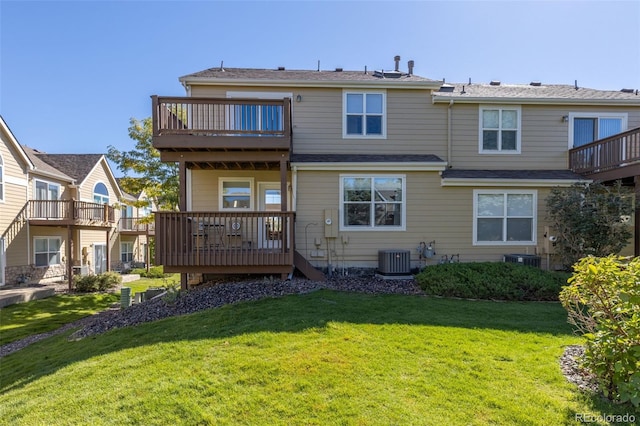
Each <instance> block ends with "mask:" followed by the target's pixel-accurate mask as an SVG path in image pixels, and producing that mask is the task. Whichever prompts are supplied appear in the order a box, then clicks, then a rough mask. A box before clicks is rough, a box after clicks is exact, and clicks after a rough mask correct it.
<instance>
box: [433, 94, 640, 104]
mask: <svg viewBox="0 0 640 426" xmlns="http://www.w3.org/2000/svg"><path fill="white" fill-rule="evenodd" d="M454 99H455V101H456V102H457V103H464V104H481V103H493V104H508V105H522V104H533V105H549V104H558V105H597V106H617V105H632V106H637V107H640V98H639V99H637V100H636V99H565V98H500V97H491V98H483V97H462V96H461V97H455V98H453V97H450V96H448V97H444V96H437V95H432V103H434V104H436V103H445V102H452V101H453V100H454Z"/></svg>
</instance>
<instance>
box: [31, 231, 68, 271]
mask: <svg viewBox="0 0 640 426" xmlns="http://www.w3.org/2000/svg"><path fill="white" fill-rule="evenodd" d="M33 246H34V251H33V256H34V259H33V260H34V264H35V265H36V266H52V265H59V264H60V259H61V256H60V247H61V246H62V240H61V239H60V237H34V238H33Z"/></svg>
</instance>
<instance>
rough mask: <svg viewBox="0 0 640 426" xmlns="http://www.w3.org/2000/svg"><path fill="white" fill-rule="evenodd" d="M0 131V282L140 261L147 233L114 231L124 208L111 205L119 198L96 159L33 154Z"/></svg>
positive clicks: (97, 270)
mask: <svg viewBox="0 0 640 426" xmlns="http://www.w3.org/2000/svg"><path fill="white" fill-rule="evenodd" d="M0 125H1V126H0V127H1V130H2V142H3V143H2V145H1V151H0V157H1V161H2V164H3V166H2V170H1V171H0V181H1V182H2V188H3V192H2V200H0V203H2V208H1V209H0V211H1V214H0V231H1V232H2V233H1V234H0V238H1V239H0V248H1V252H0V259H2V260H1V261H0V273H1V275H0V276H1V277H2V281H0V284H2V285H4V284H18V283H22V282H27V281H28V282H48V281H54V280H59V279H64V278H65V277H67V276H70V275H73V274H87V273H101V272H105V271H107V270H109V269H111V268H110V267H109V266H110V265H112V264H114V263H116V262H114V261H117V260H118V259H122V258H124V257H126V258H127V259H129V258H131V259H132V260H135V261H140V262H143V261H144V259H145V258H144V253H145V252H146V251H145V250H146V248H145V247H144V246H143V245H145V244H147V240H146V235H147V234H148V232H147V231H146V229H144V230H138V229H123V231H122V232H121V231H120V229H119V228H118V226H117V225H118V224H122V222H121V220H120V219H121V216H122V215H123V214H125V215H126V213H127V210H126V209H124V210H122V209H120V208H115V206H119V205H120V200H122V199H123V198H124V197H125V196H124V194H123V193H122V191H121V190H120V188H119V186H118V183H117V181H116V179H115V178H114V176H113V174H112V172H111V169H110V168H109V164H108V163H107V161H106V159H105V157H104V155H102V154H47V153H44V152H40V151H38V150H35V149H32V148H29V147H27V146H24V145H20V144H19V143H18V142H17V140H16V138H15V137H14V136H13V134H12V133H11V131H10V130H9V128H8V127H7V125H6V123H5V122H4V121H3V120H1V119H0ZM136 215H137V212H136ZM132 218H133V216H132ZM125 223H126V221H125ZM130 225H131V226H133V223H131V224H130ZM123 251H124V253H123Z"/></svg>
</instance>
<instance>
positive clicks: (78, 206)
mask: <svg viewBox="0 0 640 426" xmlns="http://www.w3.org/2000/svg"><path fill="white" fill-rule="evenodd" d="M27 215H28V216H27V217H28V218H29V219H41V220H49V221H54V220H57V221H71V222H78V223H81V222H82V223H93V222H101V223H114V222H115V210H114V208H113V207H111V206H109V205H107V204H99V203H88V202H86V201H76V200H29V206H28V209H27Z"/></svg>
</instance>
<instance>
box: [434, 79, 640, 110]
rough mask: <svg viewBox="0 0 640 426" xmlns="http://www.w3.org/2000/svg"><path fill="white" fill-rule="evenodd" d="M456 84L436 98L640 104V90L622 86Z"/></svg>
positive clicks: (437, 93) (447, 99) (436, 93)
mask: <svg viewBox="0 0 640 426" xmlns="http://www.w3.org/2000/svg"><path fill="white" fill-rule="evenodd" d="M447 86H449V87H451V86H452V87H453V91H452V92H448V91H437V92H433V98H434V100H435V101H436V102H437V101H441V102H448V101H449V100H451V99H453V100H454V101H456V102H462V101H465V100H467V101H473V100H478V101H482V100H490V99H512V100H515V101H522V100H530V101H533V102H535V101H542V102H546V101H556V102H571V101H575V102H580V101H582V102H587V101H614V102H621V103H626V104H635V105H638V106H640V94H637V93H636V92H635V91H634V92H632V93H626V92H622V91H620V90H596V89H588V88H586V87H578V89H577V90H576V88H575V86H573V85H567V84H541V85H540V86H532V85H531V84H500V85H491V84H482V83H480V84H478V83H473V84H461V83H455V84H450V85H449V84H447Z"/></svg>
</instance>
